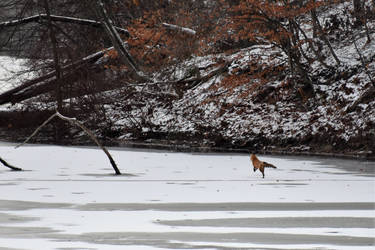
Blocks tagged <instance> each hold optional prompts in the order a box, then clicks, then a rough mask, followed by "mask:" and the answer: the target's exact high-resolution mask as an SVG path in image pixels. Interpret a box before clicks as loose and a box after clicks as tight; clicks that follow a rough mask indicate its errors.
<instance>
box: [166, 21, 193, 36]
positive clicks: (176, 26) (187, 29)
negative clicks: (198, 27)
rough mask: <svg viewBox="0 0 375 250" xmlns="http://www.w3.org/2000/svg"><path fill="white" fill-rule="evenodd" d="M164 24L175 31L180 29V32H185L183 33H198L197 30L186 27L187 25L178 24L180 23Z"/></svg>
mask: <svg viewBox="0 0 375 250" xmlns="http://www.w3.org/2000/svg"><path fill="white" fill-rule="evenodd" d="M163 26H164V27H165V28H167V29H170V30H175V31H179V32H183V33H186V34H188V35H191V36H195V35H196V33H197V32H196V31H195V30H193V29H190V28H185V27H181V26H178V25H174V24H169V23H163Z"/></svg>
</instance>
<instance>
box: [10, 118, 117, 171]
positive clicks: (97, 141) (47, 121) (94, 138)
mask: <svg viewBox="0 0 375 250" xmlns="http://www.w3.org/2000/svg"><path fill="white" fill-rule="evenodd" d="M55 117H57V118H60V119H61V120H64V121H67V122H69V123H70V124H72V125H75V126H77V127H79V128H81V129H82V130H83V131H84V132H86V134H87V135H88V136H89V137H90V138H91V140H93V141H94V142H95V143H96V145H98V146H99V147H100V148H101V149H102V150H103V151H104V153H105V154H106V155H107V157H108V159H109V161H110V163H111V165H112V167H113V169H114V170H115V173H116V175H121V172H120V170H119V169H118V167H117V165H116V162H115V161H114V160H113V158H112V156H111V154H110V153H109V152H108V150H107V149H106V148H105V147H104V146H103V145H102V144H101V143H100V142H99V140H98V139H97V138H96V136H95V135H94V133H93V132H92V131H91V130H89V129H88V128H87V127H86V126H85V125H83V124H82V122H80V121H79V120H77V119H76V118H71V117H66V116H63V115H62V114H60V113H59V112H58V111H56V113H54V114H53V115H51V116H50V117H49V118H48V119H47V120H45V121H44V122H43V123H42V125H40V126H39V127H38V128H37V129H36V130H35V131H34V132H33V133H32V134H31V135H30V136H29V137H27V139H26V140H25V141H24V142H22V143H21V144H19V145H17V146H16V148H18V147H20V146H22V145H24V144H25V143H27V142H28V141H29V140H30V139H31V138H32V137H33V136H35V135H36V134H37V133H38V132H39V131H40V130H41V129H42V128H43V127H44V126H45V125H46V124H47V123H49V122H50V121H51V120H52V119H53V118H55Z"/></svg>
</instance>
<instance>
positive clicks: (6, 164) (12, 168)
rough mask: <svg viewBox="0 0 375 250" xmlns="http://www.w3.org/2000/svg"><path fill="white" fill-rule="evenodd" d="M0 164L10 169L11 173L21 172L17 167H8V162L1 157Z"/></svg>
mask: <svg viewBox="0 0 375 250" xmlns="http://www.w3.org/2000/svg"><path fill="white" fill-rule="evenodd" d="M0 162H1V163H2V164H3V165H4V166H5V167H7V168H10V169H11V170H13V171H22V169H21V168H17V167H14V166H12V165H10V164H9V163H8V162H6V161H5V160H3V159H2V158H1V157H0Z"/></svg>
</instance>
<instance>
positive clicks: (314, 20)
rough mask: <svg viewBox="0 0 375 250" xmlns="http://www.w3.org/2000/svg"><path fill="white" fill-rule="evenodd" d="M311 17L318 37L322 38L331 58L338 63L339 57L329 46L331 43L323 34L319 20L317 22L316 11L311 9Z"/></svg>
mask: <svg viewBox="0 0 375 250" xmlns="http://www.w3.org/2000/svg"><path fill="white" fill-rule="evenodd" d="M311 18H312V20H313V23H314V24H313V25H314V27H316V29H317V30H318V31H319V35H320V37H321V38H322V40H323V41H324V42H325V44H326V45H327V47H328V49H329V51H330V52H331V54H332V56H333V58H334V59H335V61H336V63H337V65H340V60H339V58H338V57H337V55H336V53H335V51H334V50H333V48H332V46H331V43H330V42H329V40H328V38H327V36H326V35H325V33H324V30H323V28H322V26H321V25H320V22H319V19H318V16H317V14H316V11H315V10H312V11H311Z"/></svg>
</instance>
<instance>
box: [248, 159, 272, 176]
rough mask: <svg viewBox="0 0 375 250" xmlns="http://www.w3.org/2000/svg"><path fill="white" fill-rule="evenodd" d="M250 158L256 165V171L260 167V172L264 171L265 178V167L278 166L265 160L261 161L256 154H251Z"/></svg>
mask: <svg viewBox="0 0 375 250" xmlns="http://www.w3.org/2000/svg"><path fill="white" fill-rule="evenodd" d="M250 159H251V161H252V162H253V166H254V172H255V171H256V170H257V169H259V170H260V172H262V175H263V178H264V168H276V167H275V166H274V165H272V164H270V163H267V162H265V161H260V160H259V159H258V158H257V157H256V156H255V154H251V155H250Z"/></svg>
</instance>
